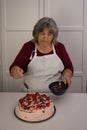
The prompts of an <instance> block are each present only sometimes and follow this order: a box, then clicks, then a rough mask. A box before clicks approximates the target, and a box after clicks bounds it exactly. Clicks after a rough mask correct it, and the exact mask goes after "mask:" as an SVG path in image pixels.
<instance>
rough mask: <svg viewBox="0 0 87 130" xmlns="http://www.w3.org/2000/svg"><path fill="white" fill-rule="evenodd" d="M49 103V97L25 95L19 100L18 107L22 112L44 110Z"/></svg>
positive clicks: (36, 94) (44, 95)
mask: <svg viewBox="0 0 87 130" xmlns="http://www.w3.org/2000/svg"><path fill="white" fill-rule="evenodd" d="M50 103H51V100H50V97H49V96H47V95H46V94H39V93H34V94H26V96H24V97H23V98H21V99H19V106H20V108H21V109H22V110H28V111H29V112H31V111H33V110H38V109H40V110H41V109H42V110H43V109H45V108H46V107H49V106H50Z"/></svg>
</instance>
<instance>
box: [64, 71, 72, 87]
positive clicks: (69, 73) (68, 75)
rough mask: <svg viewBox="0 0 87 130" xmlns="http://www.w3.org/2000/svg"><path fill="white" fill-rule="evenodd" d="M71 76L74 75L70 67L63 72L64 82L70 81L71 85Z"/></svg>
mask: <svg viewBox="0 0 87 130" xmlns="http://www.w3.org/2000/svg"><path fill="white" fill-rule="evenodd" d="M71 77H72V71H71V70H69V69H66V70H65V71H64V72H63V77H62V79H63V81H64V83H68V85H69V86H70V84H71Z"/></svg>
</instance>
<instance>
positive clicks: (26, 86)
mask: <svg viewBox="0 0 87 130" xmlns="http://www.w3.org/2000/svg"><path fill="white" fill-rule="evenodd" d="M24 86H25V88H26V89H27V93H28V90H29V86H28V85H27V84H26V83H25V82H24Z"/></svg>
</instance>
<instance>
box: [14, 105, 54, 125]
mask: <svg viewBox="0 0 87 130" xmlns="http://www.w3.org/2000/svg"><path fill="white" fill-rule="evenodd" d="M55 113H56V107H55V106H54V113H53V114H52V115H51V116H50V117H48V118H47V119H44V120H40V121H27V120H23V119H21V118H20V117H18V116H17V115H16V112H15V109H14V115H15V116H16V117H17V118H18V119H19V120H21V121H24V122H29V123H39V122H43V121H47V120H49V119H50V118H52V117H53V116H54V115H55Z"/></svg>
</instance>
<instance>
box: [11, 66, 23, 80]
mask: <svg viewBox="0 0 87 130" xmlns="http://www.w3.org/2000/svg"><path fill="white" fill-rule="evenodd" d="M10 73H11V75H12V77H13V78H16V79H17V78H22V77H23V76H24V74H23V73H24V71H23V69H21V68H20V67H19V66H13V67H12V68H11V72H10Z"/></svg>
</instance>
